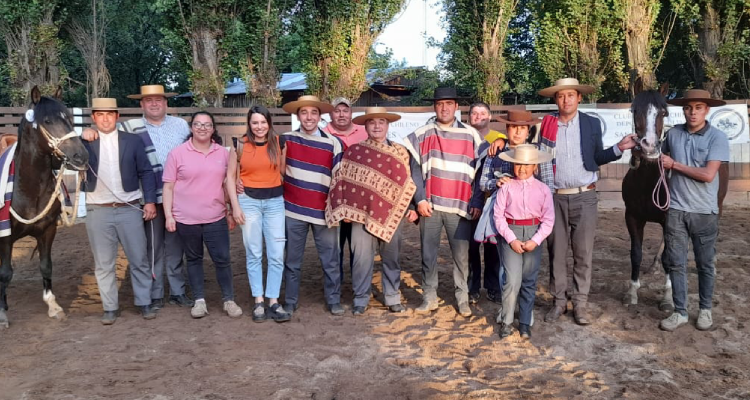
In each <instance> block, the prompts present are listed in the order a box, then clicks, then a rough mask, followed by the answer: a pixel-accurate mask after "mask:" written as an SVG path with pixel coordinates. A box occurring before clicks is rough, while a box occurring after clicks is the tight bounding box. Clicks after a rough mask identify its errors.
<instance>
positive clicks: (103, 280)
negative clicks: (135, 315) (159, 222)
mask: <svg viewBox="0 0 750 400" xmlns="http://www.w3.org/2000/svg"><path fill="white" fill-rule="evenodd" d="M118 117H119V113H118V111H117V101H116V100H115V99H107V98H97V99H93V101H92V106H91V118H92V119H93V121H94V124H95V126H96V128H97V130H98V133H99V135H98V136H99V137H98V139H96V140H93V141H86V140H84V142H83V144H84V146H85V147H86V150H88V152H89V169H88V171H86V182H85V183H84V185H85V190H86V192H87V194H86V209H87V210H86V211H87V216H86V232H87V233H88V237H89V243H90V245H91V252H92V253H93V255H94V262H95V267H94V272H95V275H96V283H97V286H99V294H100V295H101V298H102V306H103V308H104V315H103V316H102V324H104V325H111V324H113V323H114V322H115V320H117V316H118V314H119V302H118V296H117V275H116V267H117V266H116V264H115V261H116V259H117V244H118V243H120V244H121V245H122V248H123V250H124V251H125V255H126V256H127V258H128V266H129V269H130V278H131V279H130V280H131V283H132V285H133V297H134V298H135V305H136V306H137V307H138V308H139V309H140V312H141V315H142V316H143V318H145V319H152V318H154V317H156V312H155V310H153V309H152V307H151V285H152V280H151V267H150V263H149V261H148V255H147V251H146V234H145V232H144V230H143V222H141V221H142V220H146V221H149V220H151V219H153V218H154V217H155V216H156V206H155V203H156V181H155V178H154V172H153V170H152V169H151V164H150V163H149V162H148V158H147V157H146V150H145V147H144V146H143V141H141V139H140V138H139V137H137V136H134V135H130V134H127V133H125V132H122V131H118V130H117V126H116V124H117V118H118ZM141 199H142V200H143V202H144V203H145V205H144V206H143V210H141V206H140V204H139V202H140V200H141Z"/></svg>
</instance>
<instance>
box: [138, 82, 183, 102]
mask: <svg viewBox="0 0 750 400" xmlns="http://www.w3.org/2000/svg"><path fill="white" fill-rule="evenodd" d="M147 96H163V97H164V98H165V99H168V98H170V97H172V96H177V93H173V92H168V93H164V85H143V86H141V93H140V94H129V95H128V98H129V99H136V100H140V99H142V98H144V97H147Z"/></svg>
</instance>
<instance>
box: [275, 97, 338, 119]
mask: <svg viewBox="0 0 750 400" xmlns="http://www.w3.org/2000/svg"><path fill="white" fill-rule="evenodd" d="M302 107H317V108H318V110H320V113H321V114H325V113H329V112H331V111H333V106H332V105H330V104H328V103H324V102H322V101H320V99H319V98H318V96H310V95H305V96H300V97H299V98H298V99H297V100H295V101H290V102H289V103H286V104H284V105H283V106H281V108H282V109H283V110H284V111H286V112H288V113H289V114H296V113H297V110H299V109H300V108H302Z"/></svg>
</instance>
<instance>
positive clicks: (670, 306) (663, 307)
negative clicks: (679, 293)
mask: <svg viewBox="0 0 750 400" xmlns="http://www.w3.org/2000/svg"><path fill="white" fill-rule="evenodd" d="M659 311H663V312H670V313H671V312H673V311H674V303H672V302H671V301H665V302H662V303H661V304H659Z"/></svg>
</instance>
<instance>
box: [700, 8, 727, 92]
mask: <svg viewBox="0 0 750 400" xmlns="http://www.w3.org/2000/svg"><path fill="white" fill-rule="evenodd" d="M702 11H703V13H702V16H703V26H702V29H701V31H700V32H699V33H698V40H699V53H700V56H701V59H702V60H703V66H702V74H701V75H703V76H705V77H706V79H708V81H707V82H704V83H703V88H704V89H706V90H708V92H709V93H711V97H712V98H715V99H721V98H723V97H724V86H725V85H726V81H727V75H728V72H727V69H728V68H729V66H727V65H723V64H724V63H723V62H722V60H721V59H720V56H719V46H720V45H721V28H720V26H721V25H720V23H719V13H718V12H717V11H716V9H714V7H713V5H712V4H711V2H710V1H707V2H706V3H705V7H704V8H703V10H702Z"/></svg>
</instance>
